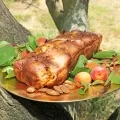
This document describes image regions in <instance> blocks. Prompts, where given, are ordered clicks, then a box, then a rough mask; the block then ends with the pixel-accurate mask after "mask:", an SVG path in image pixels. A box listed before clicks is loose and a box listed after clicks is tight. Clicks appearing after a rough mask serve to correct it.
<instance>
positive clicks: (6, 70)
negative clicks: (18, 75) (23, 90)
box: [2, 66, 15, 79]
mask: <svg viewBox="0 0 120 120" xmlns="http://www.w3.org/2000/svg"><path fill="white" fill-rule="evenodd" d="M2 72H4V73H6V74H7V75H6V76H5V78H6V79H7V78H12V77H15V74H14V69H13V66H7V67H4V68H3V69H2Z"/></svg>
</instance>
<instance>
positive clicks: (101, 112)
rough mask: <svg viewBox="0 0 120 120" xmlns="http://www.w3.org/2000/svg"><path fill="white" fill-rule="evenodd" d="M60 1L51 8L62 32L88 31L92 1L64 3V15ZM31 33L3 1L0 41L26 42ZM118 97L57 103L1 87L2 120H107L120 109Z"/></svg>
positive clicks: (51, 0)
mask: <svg viewBox="0 0 120 120" xmlns="http://www.w3.org/2000/svg"><path fill="white" fill-rule="evenodd" d="M58 1H59V0H47V5H48V8H49V11H50V13H51V15H52V17H53V19H54V21H55V23H56V26H57V27H58V29H59V31H62V30H72V29H76V28H77V29H80V30H88V22H87V12H88V0H63V1H62V2H63V9H62V12H61V10H59V9H58V8H59V7H56V3H57V4H59V2H58ZM51 6H52V7H51ZM52 8H54V9H52ZM57 9H58V10H57ZM29 34H30V33H29V32H28V31H27V30H26V29H25V28H24V27H22V26H21V25H20V24H19V23H18V22H17V21H16V20H15V19H14V18H13V17H12V15H11V14H10V12H9V10H8V9H7V8H6V7H5V6H4V4H3V2H2V1H1V0H0V40H7V41H10V42H12V43H22V42H25V41H26V38H27V35H29ZM115 95H116V92H114V93H112V94H109V95H105V96H103V97H100V98H96V99H93V100H87V101H83V102H73V103H61V104H58V103H56V104H55V103H44V102H35V101H30V100H27V99H23V98H20V97H17V96H14V95H12V94H10V93H8V92H6V91H5V90H4V89H3V88H1V87H0V120H72V119H73V120H107V118H108V117H109V116H110V114H111V113H112V112H114V110H115V109H116V108H117V107H118V106H119V103H118V102H119V99H116V96H115ZM114 103H116V104H114ZM71 116H72V117H71Z"/></svg>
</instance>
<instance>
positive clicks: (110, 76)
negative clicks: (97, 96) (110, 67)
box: [105, 71, 115, 86]
mask: <svg viewBox="0 0 120 120" xmlns="http://www.w3.org/2000/svg"><path fill="white" fill-rule="evenodd" d="M114 76H115V72H114V71H112V72H111V73H110V74H109V76H108V78H107V80H106V82H105V86H106V85H107V84H108V83H109V82H110V81H111V80H112V78H113V77H114Z"/></svg>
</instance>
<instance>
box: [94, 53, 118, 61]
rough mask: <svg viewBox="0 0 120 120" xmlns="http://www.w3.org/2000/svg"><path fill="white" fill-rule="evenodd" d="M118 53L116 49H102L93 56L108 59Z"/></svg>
mask: <svg viewBox="0 0 120 120" xmlns="http://www.w3.org/2000/svg"><path fill="white" fill-rule="evenodd" d="M116 54H117V53H116V52H115V51H100V52H97V53H96V54H94V55H93V58H97V59H107V58H112V57H113V56H115V55H116Z"/></svg>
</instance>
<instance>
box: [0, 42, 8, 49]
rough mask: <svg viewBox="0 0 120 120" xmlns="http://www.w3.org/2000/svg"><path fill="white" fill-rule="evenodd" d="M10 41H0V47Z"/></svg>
mask: <svg viewBox="0 0 120 120" xmlns="http://www.w3.org/2000/svg"><path fill="white" fill-rule="evenodd" d="M9 44H10V43H9V42H7V41H0V48H1V47H4V46H6V45H9Z"/></svg>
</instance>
